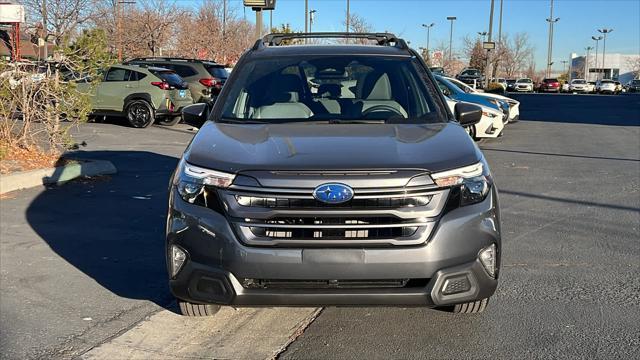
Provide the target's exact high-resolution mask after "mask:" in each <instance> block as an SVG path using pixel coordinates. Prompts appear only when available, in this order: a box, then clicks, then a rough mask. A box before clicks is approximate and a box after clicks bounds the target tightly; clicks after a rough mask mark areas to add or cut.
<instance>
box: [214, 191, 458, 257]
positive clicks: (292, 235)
mask: <svg viewBox="0 0 640 360" xmlns="http://www.w3.org/2000/svg"><path fill="white" fill-rule="evenodd" d="M318 185H320V183H319V184H318ZM353 190H354V197H353V199H351V200H350V201H347V202H345V203H342V204H327V203H323V202H321V201H318V200H316V199H315V198H314V197H313V195H312V194H313V188H266V187H247V186H236V185H234V186H231V187H230V188H228V189H225V190H218V191H219V195H220V199H221V200H222V203H223V208H224V209H225V210H224V211H225V212H226V213H227V214H228V215H229V218H230V220H231V223H232V225H233V226H234V229H235V230H236V233H237V234H238V236H239V238H240V240H241V241H242V242H244V243H245V244H247V245H252V246H280V247H307V246H309V247H313V246H358V247H361V246H392V245H416V244H421V243H424V242H425V241H427V239H428V237H429V235H430V234H431V231H432V230H433V228H434V227H435V222H436V220H437V217H438V216H439V215H440V213H441V211H442V209H443V207H444V204H445V202H446V199H447V197H448V193H449V190H446V189H445V190H442V189H437V188H435V187H434V185H421V186H412V187H401V188H397V187H395V188H377V189H374V188H354V189H353Z"/></svg>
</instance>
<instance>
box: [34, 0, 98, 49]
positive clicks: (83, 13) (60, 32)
mask: <svg viewBox="0 0 640 360" xmlns="http://www.w3.org/2000/svg"><path fill="white" fill-rule="evenodd" d="M22 4H23V5H24V6H25V8H26V10H27V13H28V14H33V15H34V16H32V17H30V18H29V19H28V22H29V23H30V24H31V25H35V24H37V23H41V22H42V10H43V9H42V0H22ZM96 15H97V12H96V0H47V24H46V27H47V31H48V32H49V33H51V34H53V35H54V36H55V37H56V43H57V44H63V43H66V42H67V41H69V39H70V38H72V37H73V36H74V35H75V32H76V31H77V30H78V28H79V27H82V26H83V25H84V24H86V23H87V22H89V21H90V20H92V19H93V18H94V17H95V16H96Z"/></svg>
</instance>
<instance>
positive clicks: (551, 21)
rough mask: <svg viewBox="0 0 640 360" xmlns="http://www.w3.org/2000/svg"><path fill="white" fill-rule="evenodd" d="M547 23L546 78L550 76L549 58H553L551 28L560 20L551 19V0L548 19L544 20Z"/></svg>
mask: <svg viewBox="0 0 640 360" xmlns="http://www.w3.org/2000/svg"><path fill="white" fill-rule="evenodd" d="M546 20H547V22H548V23H549V44H548V48H547V77H550V76H551V57H552V56H553V26H554V25H555V23H557V22H558V20H560V18H555V19H554V18H553V0H551V11H550V14H549V18H547V19H546Z"/></svg>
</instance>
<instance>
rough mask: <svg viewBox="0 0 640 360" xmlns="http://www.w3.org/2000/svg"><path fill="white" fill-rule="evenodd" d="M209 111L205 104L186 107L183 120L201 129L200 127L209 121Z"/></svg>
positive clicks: (183, 110) (183, 111)
mask: <svg viewBox="0 0 640 360" xmlns="http://www.w3.org/2000/svg"><path fill="white" fill-rule="evenodd" d="M207 109H208V106H207V104H204V103H198V104H193V105H188V106H185V107H184V108H183V109H182V120H183V121H184V122H185V123H187V124H189V125H191V126H193V127H197V128H198V129H199V128H200V127H202V125H203V124H204V123H205V121H207V116H208V115H209V112H208V111H207Z"/></svg>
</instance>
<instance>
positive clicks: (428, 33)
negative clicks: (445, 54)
mask: <svg viewBox="0 0 640 360" xmlns="http://www.w3.org/2000/svg"><path fill="white" fill-rule="evenodd" d="M432 26H433V25H432ZM430 37H431V26H429V27H428V28H427V56H428V55H429V40H430V39H429V38H430Z"/></svg>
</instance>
